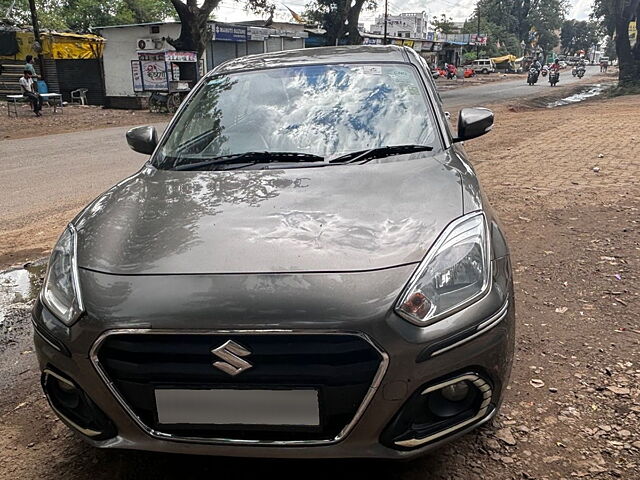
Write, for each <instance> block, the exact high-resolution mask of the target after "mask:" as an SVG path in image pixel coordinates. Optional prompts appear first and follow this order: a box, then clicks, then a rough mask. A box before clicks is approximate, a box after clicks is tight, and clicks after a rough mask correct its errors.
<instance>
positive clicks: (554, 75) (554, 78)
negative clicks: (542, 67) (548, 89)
mask: <svg viewBox="0 0 640 480" xmlns="http://www.w3.org/2000/svg"><path fill="white" fill-rule="evenodd" d="M559 81H560V72H558V71H555V72H550V73H549V83H550V84H551V86H552V87H555V86H556V85H557V84H558V82H559Z"/></svg>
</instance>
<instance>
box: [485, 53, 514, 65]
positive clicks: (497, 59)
mask: <svg viewBox="0 0 640 480" xmlns="http://www.w3.org/2000/svg"><path fill="white" fill-rule="evenodd" d="M491 60H493V63H504V62H515V61H516V56H515V55H504V56H502V57H494V58H492V59H491Z"/></svg>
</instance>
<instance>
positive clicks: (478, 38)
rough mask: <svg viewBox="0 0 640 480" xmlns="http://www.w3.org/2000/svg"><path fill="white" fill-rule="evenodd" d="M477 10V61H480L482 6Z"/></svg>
mask: <svg viewBox="0 0 640 480" xmlns="http://www.w3.org/2000/svg"><path fill="white" fill-rule="evenodd" d="M476 8H477V10H476V16H477V17H478V36H477V37H476V60H480V5H478V6H477V7H476Z"/></svg>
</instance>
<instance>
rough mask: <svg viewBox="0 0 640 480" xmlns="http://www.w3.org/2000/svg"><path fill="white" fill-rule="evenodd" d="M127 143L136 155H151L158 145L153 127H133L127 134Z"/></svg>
mask: <svg viewBox="0 0 640 480" xmlns="http://www.w3.org/2000/svg"><path fill="white" fill-rule="evenodd" d="M127 143H128V144H129V146H130V147H131V149H132V150H133V151H135V152H138V153H144V154H146V155H151V154H152V153H153V151H154V150H155V149H156V146H157V145H158V134H157V132H156V128H155V127H149V126H146V127H135V128H132V129H131V130H129V131H128V132H127Z"/></svg>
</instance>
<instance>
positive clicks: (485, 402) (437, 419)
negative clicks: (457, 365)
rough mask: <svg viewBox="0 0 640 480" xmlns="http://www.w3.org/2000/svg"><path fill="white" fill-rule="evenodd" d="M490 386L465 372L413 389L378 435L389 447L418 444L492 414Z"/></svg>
mask: <svg viewBox="0 0 640 480" xmlns="http://www.w3.org/2000/svg"><path fill="white" fill-rule="evenodd" d="M492 395H493V390H492V387H491V385H490V384H489V382H488V381H487V380H485V378H483V377H482V376H481V375H480V374H478V373H473V372H469V373H465V374H461V375H458V376H456V377H452V378H450V379H448V380H443V381H440V382H437V383H433V384H429V385H426V386H425V387H423V388H420V389H418V390H416V392H415V393H414V394H413V395H412V396H411V398H410V399H409V400H408V401H407V403H405V405H404V406H403V407H402V408H401V409H400V411H399V412H398V414H397V415H396V416H395V417H394V419H393V420H392V421H391V422H390V423H389V425H387V428H386V429H385V431H384V432H383V434H382V436H381V441H382V443H383V444H384V445H387V446H390V447H392V448H406V449H412V448H418V447H421V446H422V445H426V444H427V443H429V442H434V441H437V440H439V439H441V438H444V437H447V436H450V435H453V434H455V433H457V432H460V431H462V430H464V429H465V428H469V427H470V426H473V425H479V424H481V423H482V422H484V421H486V420H487V419H488V418H490V417H491V415H492V412H495V408H494V407H493V406H492V404H491V399H492Z"/></svg>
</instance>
